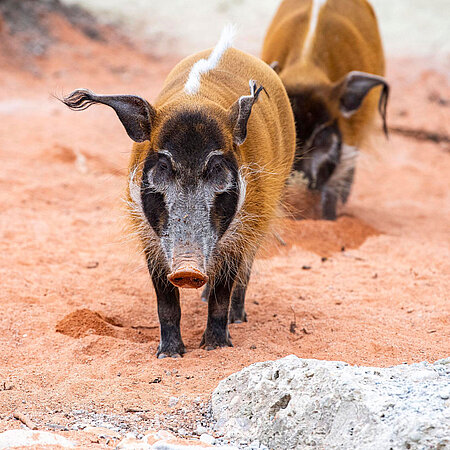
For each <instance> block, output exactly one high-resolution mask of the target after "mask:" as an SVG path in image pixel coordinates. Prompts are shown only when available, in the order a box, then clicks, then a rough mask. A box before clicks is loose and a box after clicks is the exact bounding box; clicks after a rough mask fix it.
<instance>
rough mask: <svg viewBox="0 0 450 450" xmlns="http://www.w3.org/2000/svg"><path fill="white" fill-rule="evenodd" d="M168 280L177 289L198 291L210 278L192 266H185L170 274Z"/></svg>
mask: <svg viewBox="0 0 450 450" xmlns="http://www.w3.org/2000/svg"><path fill="white" fill-rule="evenodd" d="M167 278H168V279H169V281H170V282H171V283H172V284H173V285H174V286H176V287H179V288H191V289H198V288H201V287H202V286H203V285H204V284H206V283H207V282H208V276H207V275H206V274H204V273H203V272H202V271H201V270H199V269H197V268H196V267H193V266H192V265H184V266H181V267H179V268H178V269H176V270H174V271H173V272H172V273H170V274H169V275H168V276H167Z"/></svg>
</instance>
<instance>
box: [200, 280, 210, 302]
mask: <svg viewBox="0 0 450 450" xmlns="http://www.w3.org/2000/svg"><path fill="white" fill-rule="evenodd" d="M210 293H211V285H210V284H209V283H207V284H206V286H205V287H204V289H203V291H202V302H207V301H208V298H209V294H210Z"/></svg>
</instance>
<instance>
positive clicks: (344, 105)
mask: <svg viewBox="0 0 450 450" xmlns="http://www.w3.org/2000/svg"><path fill="white" fill-rule="evenodd" d="M376 86H382V87H383V89H382V91H381V94H380V100H379V102H378V110H379V112H380V115H381V118H382V120H383V131H384V132H385V134H386V136H387V134H388V129H387V124H386V107H387V102H388V98H389V84H388V83H387V81H386V80H385V79H384V78H383V77H380V76H378V75H372V74H370V73H365V72H356V71H355V72H350V73H348V74H347V75H346V76H345V77H344V79H343V80H341V81H338V82H337V83H336V85H335V87H334V89H335V93H336V94H337V96H338V99H339V110H340V111H341V113H342V115H343V116H344V117H351V116H352V115H353V114H354V113H355V112H356V111H358V109H359V108H360V107H361V104H362V102H363V100H364V98H365V97H366V95H367V94H368V93H369V92H370V90H371V89H373V88H374V87H376Z"/></svg>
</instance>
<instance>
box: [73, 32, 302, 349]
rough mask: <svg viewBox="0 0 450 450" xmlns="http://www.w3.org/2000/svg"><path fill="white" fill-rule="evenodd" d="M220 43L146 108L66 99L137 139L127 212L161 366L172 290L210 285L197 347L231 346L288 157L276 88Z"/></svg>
mask: <svg viewBox="0 0 450 450" xmlns="http://www.w3.org/2000/svg"><path fill="white" fill-rule="evenodd" d="M227 33H228V34H227ZM229 34H230V33H229V32H227V31H225V32H224V33H223V34H222V37H221V40H220V41H219V44H218V45H217V46H216V47H215V48H214V49H213V50H212V51H211V50H208V51H204V52H201V53H198V54H196V55H193V56H191V57H188V58H186V59H185V60H183V61H182V62H180V63H179V64H178V65H177V66H176V67H175V68H174V69H173V70H172V72H171V73H170V74H169V76H168V77H167V79H166V82H165V84H164V86H163V89H162V91H161V93H160V95H159V96H158V98H157V100H156V102H155V104H154V105H153V106H152V105H150V104H149V103H148V102H146V101H145V100H143V99H142V98H140V97H134V96H98V95H96V94H93V93H92V92H90V91H85V90H78V91H75V92H74V93H72V94H71V95H70V96H68V97H67V98H66V99H65V100H64V101H65V103H66V104H67V105H68V106H69V107H71V108H72V109H84V108H86V107H88V106H89V105H90V104H92V103H103V104H106V105H108V106H111V107H112V108H113V109H115V111H116V113H117V115H118V116H119V119H120V120H121V121H122V124H123V125H124V126H125V128H126V130H127V132H128V134H129V136H130V137H131V138H132V139H133V140H135V141H136V144H134V146H133V151H132V156H131V161H130V166H129V183H128V192H127V197H128V208H129V213H130V216H131V219H132V227H133V229H134V231H135V232H136V233H137V234H138V235H139V237H140V239H141V242H142V247H143V251H144V253H145V255H146V258H147V264H148V267H149V271H150V274H151V277H152V281H153V285H154V287H155V291H156V295H157V301H158V314H159V319H160V327H161V342H160V345H159V348H158V356H159V357H166V356H180V355H182V354H183V353H184V352H185V347H184V344H183V341H182V338H181V331H180V317H181V308H180V301H179V291H178V288H179V287H194V288H198V287H201V286H202V285H204V284H205V283H208V289H207V290H206V291H207V293H208V322H207V326H206V330H205V333H204V335H203V340H202V345H203V346H204V347H205V348H207V349H211V348H215V347H219V346H220V347H223V346H228V345H231V340H230V336H229V332H228V317H229V314H230V319H231V320H232V321H238V320H245V311H244V296H245V288H246V284H247V282H248V277H249V276H250V268H251V264H252V262H253V258H254V255H255V252H256V250H257V249H258V247H259V245H260V243H261V241H262V239H263V237H264V235H265V234H266V233H267V231H268V229H269V226H270V223H271V220H272V219H273V218H274V216H275V214H276V211H277V208H278V206H279V203H280V197H281V194H282V191H283V188H284V185H285V182H286V179H287V177H288V176H289V173H290V170H291V167H292V162H293V158H294V154H295V125H294V120H293V114H292V110H291V108H290V105H289V99H288V97H287V94H286V92H285V89H284V87H283V84H282V82H281V81H280V79H279V78H278V76H277V75H276V74H275V72H273V71H272V69H270V67H269V66H267V65H266V64H265V63H263V62H262V61H260V60H259V59H257V58H255V57H253V56H250V55H247V54H245V53H243V52H240V51H238V50H236V49H233V48H230V47H231V44H230V36H229ZM234 287H235V290H234V293H233V288H234ZM232 293H233V295H232ZM231 297H232V301H231V310H230V299H231Z"/></svg>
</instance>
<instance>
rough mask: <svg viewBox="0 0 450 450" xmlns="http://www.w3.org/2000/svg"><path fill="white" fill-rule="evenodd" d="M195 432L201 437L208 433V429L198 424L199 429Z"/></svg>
mask: <svg viewBox="0 0 450 450" xmlns="http://www.w3.org/2000/svg"><path fill="white" fill-rule="evenodd" d="M195 432H196V433H197V434H198V435H199V436H201V435H202V434H203V433H207V432H208V428H206V427H204V426H203V425H202V424H200V423H199V424H197V428H196V429H195Z"/></svg>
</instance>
